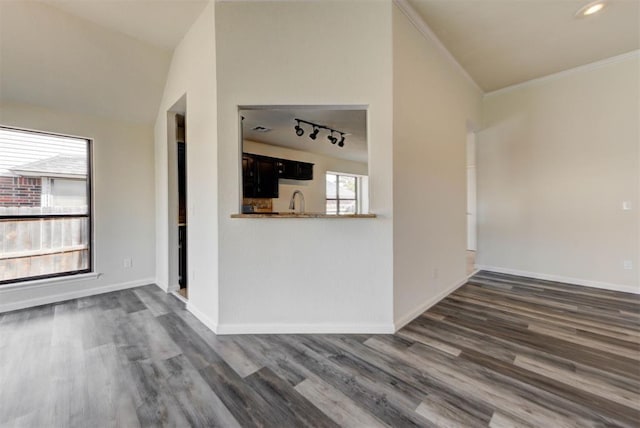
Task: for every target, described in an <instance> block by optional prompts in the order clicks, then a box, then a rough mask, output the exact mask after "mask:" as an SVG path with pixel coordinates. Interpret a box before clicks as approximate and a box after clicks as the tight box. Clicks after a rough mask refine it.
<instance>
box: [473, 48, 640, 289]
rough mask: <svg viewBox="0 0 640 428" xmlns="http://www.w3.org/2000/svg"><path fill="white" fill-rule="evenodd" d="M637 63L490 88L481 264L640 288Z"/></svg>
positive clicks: (481, 152) (480, 157)
mask: <svg viewBox="0 0 640 428" xmlns="http://www.w3.org/2000/svg"><path fill="white" fill-rule="evenodd" d="M639 63H640V61H639V59H638V55H637V54H636V55H634V56H633V57H629V58H627V59H626V60H624V61H620V62H617V63H612V64H609V65H603V66H600V67H593V68H590V69H587V70H584V69H583V70H582V71H578V72H574V73H571V74H564V75H561V76H558V77H556V78H552V79H546V80H544V81H540V82H536V83H532V84H528V85H524V86H521V87H518V88H515V89H512V90H508V91H501V92H499V93H495V94H489V95H487V96H485V99H484V103H483V111H484V124H483V130H482V132H480V134H479V141H478V145H477V165H478V166H477V169H478V214H479V217H478V219H479V220H478V221H479V243H478V260H477V263H478V264H480V265H483V266H485V267H490V268H492V269H495V268H498V269H501V270H506V271H511V272H515V273H522V274H524V275H530V276H542V277H548V278H555V279H559V280H566V281H569V282H574V283H581V284H584V285H594V286H603V287H609V288H616V289H620V290H628V291H633V290H635V291H638V268H639V267H640V266H639V265H640V260H639V250H638V245H639V244H638V243H639V221H640V216H639V215H638V208H640V207H639V202H640V201H639V199H638V196H639V181H640V175H639V145H640V134H639V117H640V101H639V94H640V87H639V85H640V83H639V82H640V65H639ZM625 200H627V201H631V203H632V207H633V210H631V211H623V210H622V201H625ZM623 260H631V261H632V263H633V269H632V270H625V269H623Z"/></svg>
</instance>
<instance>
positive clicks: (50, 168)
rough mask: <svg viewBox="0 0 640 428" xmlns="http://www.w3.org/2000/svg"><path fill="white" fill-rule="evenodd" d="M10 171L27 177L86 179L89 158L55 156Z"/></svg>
mask: <svg viewBox="0 0 640 428" xmlns="http://www.w3.org/2000/svg"><path fill="white" fill-rule="evenodd" d="M10 171H11V172H12V173H14V174H16V175H21V176H26V177H64V178H86V177H87V158H86V157H85V156H53V157H50V158H47V159H43V160H39V161H35V162H29V163H26V164H24V165H18V166H16V167H14V168H11V169H10Z"/></svg>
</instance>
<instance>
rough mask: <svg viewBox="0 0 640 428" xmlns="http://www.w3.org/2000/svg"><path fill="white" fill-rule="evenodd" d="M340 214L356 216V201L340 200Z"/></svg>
mask: <svg viewBox="0 0 640 428" xmlns="http://www.w3.org/2000/svg"><path fill="white" fill-rule="evenodd" d="M340 214H356V201H355V200H353V199H352V200H344V199H340Z"/></svg>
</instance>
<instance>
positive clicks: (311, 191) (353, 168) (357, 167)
mask: <svg viewBox="0 0 640 428" xmlns="http://www.w3.org/2000/svg"><path fill="white" fill-rule="evenodd" d="M243 151H244V152H245V153H253V154H256V155H263V156H271V157H275V158H280V159H290V160H296V161H301V162H309V163H312V164H313V180H284V179H281V180H280V185H279V196H280V197H279V198H274V199H273V211H276V212H286V211H289V202H290V201H291V195H293V192H294V191H296V190H300V191H301V192H302V194H303V195H304V203H305V211H306V212H310V213H324V212H325V211H326V207H327V199H326V198H327V192H326V188H327V186H326V184H327V183H326V182H327V180H326V174H327V171H331V172H343V173H346V174H358V175H367V164H366V163H361V162H353V161H348V160H344V159H338V158H333V157H329V156H323V155H319V154H316V153H311V152H305V151H301V150H293V149H288V148H285V147H280V146H274V145H271V144H263V143H258V142H256V141H249V140H245V141H244V145H243ZM296 208H297V205H296Z"/></svg>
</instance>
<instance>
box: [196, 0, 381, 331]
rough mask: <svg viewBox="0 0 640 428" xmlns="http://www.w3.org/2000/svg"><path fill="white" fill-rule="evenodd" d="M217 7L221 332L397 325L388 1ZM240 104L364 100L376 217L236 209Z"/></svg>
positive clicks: (351, 102) (225, 4) (357, 102)
mask: <svg viewBox="0 0 640 428" xmlns="http://www.w3.org/2000/svg"><path fill="white" fill-rule="evenodd" d="M216 17H217V22H216V27H217V28H216V29H217V52H218V113H219V115H218V123H219V138H218V141H219V171H220V179H219V184H220V187H219V192H218V194H219V197H220V199H219V200H220V207H219V225H220V302H221V307H220V324H219V332H222V333H241V332H253V333H260V332H271V333H276V332H304V333H310V332H358V331H361V332H389V331H392V330H393V325H392V298H393V292H392V281H393V276H392V271H393V254H392V219H391V213H392V195H391V183H392V169H391V168H392V163H391V158H392V142H391V137H392V130H391V115H392V112H391V105H392V93H391V81H392V75H391V73H392V64H391V56H392V52H391V3H390V2H388V1H366V2H362V1H340V2H286V1H282V2H221V3H217V8H216ZM243 105H245V106H246V105H368V106H369V108H368V126H369V130H368V131H369V132H368V136H369V138H368V144H369V173H370V177H371V203H370V206H371V211H372V212H374V213H376V214H378V216H379V217H378V218H377V219H367V220H364V219H357V220H353V219H352V220H346V219H261V220H257V219H231V218H230V215H231V214H233V213H236V212H238V211H239V209H240V206H239V200H240V135H239V132H238V131H239V125H238V123H239V122H238V106H243ZM190 141H191V140H190Z"/></svg>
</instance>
